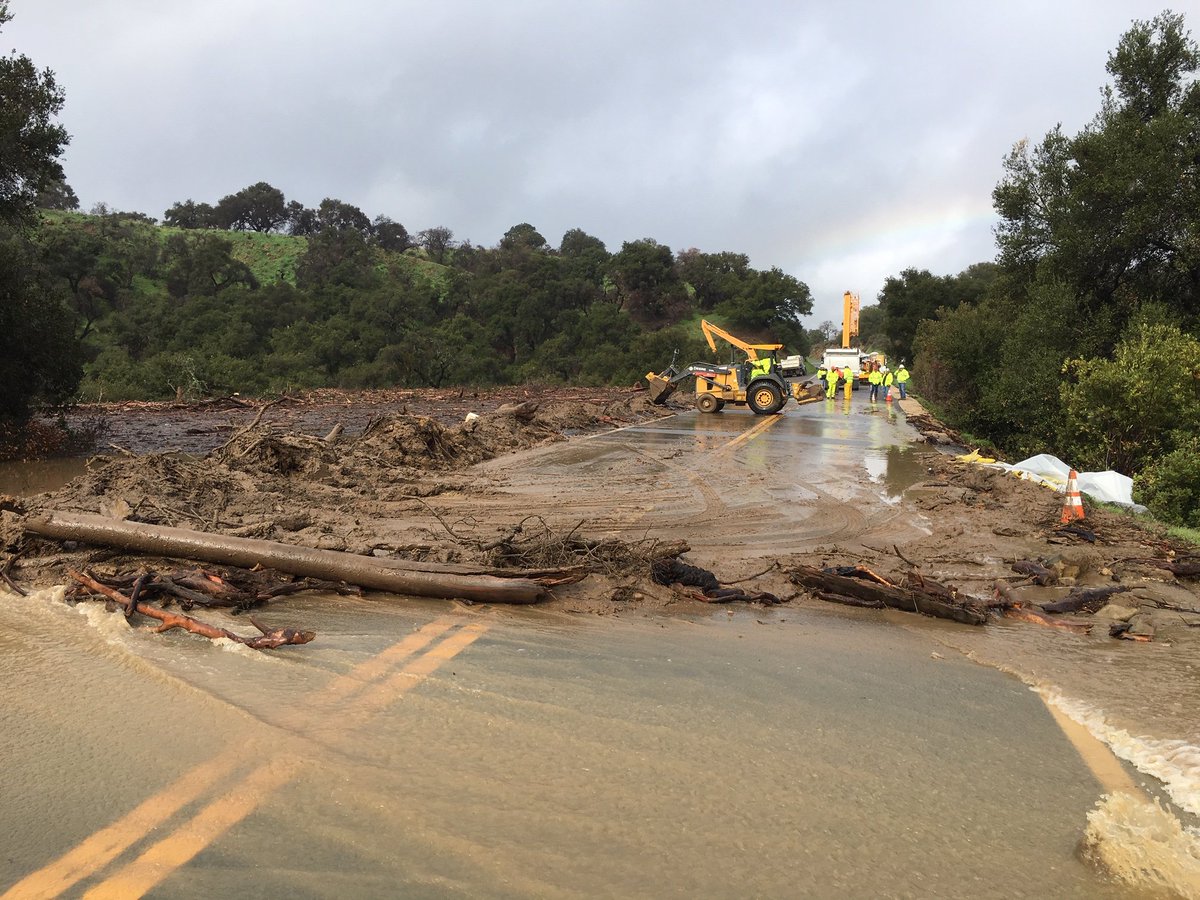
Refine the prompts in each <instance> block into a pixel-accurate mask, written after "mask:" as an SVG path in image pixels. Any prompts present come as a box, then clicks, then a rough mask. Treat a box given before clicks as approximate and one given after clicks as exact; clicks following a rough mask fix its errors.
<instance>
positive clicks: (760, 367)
mask: <svg viewBox="0 0 1200 900" xmlns="http://www.w3.org/2000/svg"><path fill="white" fill-rule="evenodd" d="M770 371H771V358H770V357H769V356H768V357H766V358H764V359H756V360H754V361H753V362H751V363H750V379H751V380H754V379H755V378H758V377H760V376H762V375H766V374H767V373H768V372H770Z"/></svg>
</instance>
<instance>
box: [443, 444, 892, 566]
mask: <svg viewBox="0 0 1200 900" xmlns="http://www.w3.org/2000/svg"><path fill="white" fill-rule="evenodd" d="M637 434H638V432H637V431H636V430H631V431H630V432H628V433H627V434H626V435H625V436H623V439H621V440H619V441H614V440H603V439H601V440H592V439H584V440H580V441H571V442H569V443H566V444H554V445H550V446H546V447H539V448H536V449H533V450H530V451H526V452H523V453H520V454H517V455H516V456H515V457H511V456H510V457H508V458H506V459H504V460H491V461H489V462H487V463H483V464H481V465H480V466H477V467H476V469H475V470H476V471H477V472H478V473H479V474H480V475H483V476H487V477H488V478H489V479H495V480H494V481H493V483H492V490H490V491H488V492H487V495H485V496H479V495H470V496H454V495H441V496H439V497H438V498H437V500H436V501H435V503H436V505H437V506H438V507H439V508H441V509H443V510H448V511H449V514H450V515H451V516H462V517H470V518H472V519H475V520H480V521H486V522H488V523H495V525H496V526H499V527H503V526H505V525H511V524H515V523H516V522H518V521H520V520H521V519H523V518H524V517H526V516H530V515H535V516H540V517H541V518H542V519H544V520H545V521H546V523H547V524H548V525H549V526H550V527H551V528H553V529H556V530H559V529H561V530H562V531H568V530H570V529H572V528H575V527H577V526H578V527H579V529H580V532H581V533H584V534H587V535H588V536H591V537H600V536H604V535H614V536H617V537H621V538H624V539H626V540H640V539H644V538H647V537H657V538H660V539H663V540H685V541H687V542H688V543H689V544H691V545H692V547H693V548H694V550H695V551H696V552H698V553H702V554H704V555H713V554H717V553H719V554H720V555H721V556H722V557H723V558H726V559H728V558H730V557H731V555H737V556H743V557H751V558H761V557H764V556H784V555H787V554H791V553H800V552H807V551H811V550H813V549H814V548H815V547H818V546H820V545H823V544H833V543H839V542H841V543H850V542H853V543H855V544H860V543H861V544H868V545H870V544H882V545H884V546H886V545H887V544H889V543H891V542H892V541H894V540H896V539H897V537H898V536H900V535H903V534H904V533H906V532H911V530H912V529H913V528H914V523H913V520H912V517H911V515H909V514H907V513H906V512H905V511H904V509H903V508H901V507H900V506H899V505H897V504H894V503H889V502H887V500H885V499H884V497H883V496H882V492H881V491H880V490H878V489H876V488H877V486H876V485H875V483H874V482H871V481H869V480H868V479H867V477H866V473H865V472H864V470H863V468H862V466H861V463H860V461H859V460H858V459H857V458H855V457H853V456H850V457H847V458H846V459H845V460H838V461H837V462H836V463H835V464H834V465H832V466H826V467H823V468H819V469H811V470H805V469H800V470H796V471H795V474H791V475H785V474H779V475H778V476H775V475H771V474H766V473H764V472H763V471H762V470H761V469H758V470H754V469H751V468H750V467H748V466H747V465H746V464H745V461H744V460H743V459H742V456H743V452H744V451H745V449H746V448H747V447H754V446H755V445H758V447H762V446H763V445H761V444H758V441H760V440H762V441H768V440H770V438H769V437H768V436H767V435H765V434H764V435H763V436H761V437H759V436H757V435H756V436H755V437H754V438H753V439H751V440H750V441H749V442H746V443H742V444H739V445H736V448H735V449H734V450H733V452H728V453H721V450H722V449H723V448H726V447H729V446H730V444H731V443H732V441H731V440H728V439H727V440H724V441H722V442H721V443H720V444H714V442H713V441H712V440H711V438H712V434H705V433H701V434H698V435H697V439H696V440H695V441H692V442H684V443H681V444H676V445H671V446H662V445H659V446H658V447H657V448H654V447H647V446H642V445H639V444H638V443H637V442H636V436H637ZM742 434H745V432H743V433H742ZM601 438H603V436H601ZM631 438H633V439H631ZM650 439H651V440H653V438H652V437H651V438H650ZM737 439H738V436H735V437H733V439H732V440H737ZM770 452H771V453H772V454H775V453H779V454H781V456H780V458H781V459H784V460H786V458H787V457H786V455H782V454H784V453H785V452H786V451H784V450H782V449H780V448H779V445H778V444H776V446H775V448H773V449H772V450H771V451H770ZM784 471H787V472H792V471H793V470H791V469H787V468H786V467H785V468H784ZM497 476H498V477H497ZM839 479H840V480H842V481H843V482H844V485H843V486H841V488H840V489H839V487H835V485H836V484H837V482H838V480H839ZM845 486H849V498H847V496H846V495H847V490H846V487H845ZM826 488H832V490H827V489H826ZM835 491H836V493H835ZM580 523H582V524H580ZM435 527H436V526H435ZM731 551H732V553H731Z"/></svg>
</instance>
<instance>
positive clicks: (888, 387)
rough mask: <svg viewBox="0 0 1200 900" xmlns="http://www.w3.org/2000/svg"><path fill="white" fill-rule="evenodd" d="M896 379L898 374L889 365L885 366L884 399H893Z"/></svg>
mask: <svg viewBox="0 0 1200 900" xmlns="http://www.w3.org/2000/svg"><path fill="white" fill-rule="evenodd" d="M895 381H896V375H895V373H893V372H892V370H891V369H889V368H888V367H887V366H884V367H883V399H884V400H888V401H890V400H891V399H892V385H893V384H894V383H895Z"/></svg>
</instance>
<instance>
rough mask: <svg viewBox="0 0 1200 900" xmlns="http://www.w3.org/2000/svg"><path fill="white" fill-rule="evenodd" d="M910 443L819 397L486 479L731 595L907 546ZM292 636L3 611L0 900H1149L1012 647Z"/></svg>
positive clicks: (691, 422) (602, 633)
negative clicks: (775, 567)
mask: <svg viewBox="0 0 1200 900" xmlns="http://www.w3.org/2000/svg"><path fill="white" fill-rule="evenodd" d="M856 403H857V401H856ZM908 438H909V434H908V432H907V427H906V426H905V425H904V422H903V416H897V415H896V414H895V412H894V411H893V410H891V409H890V407H886V408H879V409H878V410H872V411H868V412H864V410H863V408H862V407H861V405H856V406H855V407H853V408H850V407H846V406H844V405H843V404H842V403H841V402H840V401H839V402H838V403H837V404H813V405H809V406H806V407H801V408H799V409H795V408H793V409H790V410H789V411H788V414H787V415H785V416H781V417H771V418H770V419H756V418H755V417H753V416H749V415H740V414H737V413H732V414H731V413H729V412H726V413H724V414H722V415H717V416H700V415H697V414H694V413H686V414H682V415H680V416H676V417H673V418H670V419H664V420H662V421H660V422H657V423H653V424H651V425H648V426H642V427H638V428H634V429H627V430H624V431H620V432H613V433H609V434H605V435H602V436H597V437H594V438H589V439H587V440H579V441H571V442H568V443H567V444H560V445H555V446H553V447H550V448H547V449H545V450H542V451H539V452H537V453H531V454H523V455H520V456H518V457H514V458H512V459H501V460H495V461H493V462H491V463H488V464H487V467H488V468H490V469H493V470H496V471H501V472H503V473H504V474H505V477H506V481H505V500H504V502H507V503H510V504H511V506H512V509H513V510H522V511H525V512H528V511H529V510H530V509H542V510H544V511H545V514H546V515H550V510H552V509H557V510H558V511H559V514H560V516H562V517H565V518H567V519H569V518H572V517H584V516H586V517H587V518H588V519H589V521H597V522H600V523H602V524H603V526H604V527H605V529H606V530H608V531H610V532H612V533H616V534H624V535H627V536H637V535H639V534H644V533H645V532H646V531H647V530H648V529H650V528H653V530H654V531H655V533H662V534H664V535H666V536H668V537H681V538H685V539H687V540H688V541H689V542H690V543H692V545H693V548H694V552H693V554H692V556H693V557H694V558H695V559H697V560H698V561H699V562H700V563H701V564H704V565H711V566H717V565H720V567H721V568H722V569H724V570H729V569H731V568H735V569H736V568H738V567H741V568H743V569H744V570H745V572H744V573H739V572H735V573H734V574H746V573H749V572H752V571H755V570H757V569H761V567H762V566H761V558H762V557H769V556H777V555H779V554H781V553H785V552H788V550H789V549H791V548H801V547H805V548H808V547H811V546H813V545H814V543H820V542H828V543H829V544H830V545H833V544H835V543H836V541H838V540H843V539H849V537H850V536H854V537H855V538H856V539H859V540H863V541H864V542H868V541H872V540H877V541H878V542H879V543H885V542H886V541H889V540H902V539H903V536H904V535H905V534H916V533H921V532H922V530H923V529H928V528H929V527H930V525H931V523H930V522H929V521H928V520H925V519H923V517H920V516H914V514H913V513H912V512H911V511H905V510H903V509H901V508H900V506H899V504H898V502H897V501H898V498H899V497H901V496H902V494H903V493H904V491H905V490H906V489H907V488H908V487H910V486H911V485H912V484H914V483H915V482H917V481H919V480H921V479H922V478H923V477H924V475H925V473H924V472H923V471H922V470H921V468H920V466H919V464H918V463H917V462H916V460H915V458H914V457H913V455H912V454H911V453H910V452H909V451H908V450H907V441H908ZM698 450H702V451H703V452H697V451H698ZM581 473H582V474H585V475H587V476H588V477H584V478H581V477H580V476H581ZM449 502H450V501H449V500H447V503H449ZM269 614H270V613H266V614H264V618H266V617H267V616H268V615H269ZM213 617H214V618H222V617H221V616H220V615H219V614H213ZM286 617H287V618H288V619H294V620H295V621H297V622H303V624H304V627H305V628H311V629H313V630H315V631H316V632H317V633H318V635H319V637H318V640H317V641H315V642H314V643H312V644H310V645H306V646H305V647H303V648H289V649H286V650H281V651H278V652H272V653H258V652H255V651H250V650H247V649H245V648H243V647H238V646H236V645H233V644H231V643H226V642H218V643H211V642H208V641H203V640H199V639H197V638H195V637H193V636H190V635H186V634H182V633H178V632H174V633H169V634H166V635H154V634H152V633H150V632H149V631H148V630H143V629H130V628H129V627H128V626H127V625H126V624H125V621H124V618H123V617H122V616H120V615H112V614H108V613H106V612H105V611H104V608H103V606H101V605H99V604H81V605H79V606H76V607H71V606H68V605H67V604H65V603H62V602H61V601H60V600H58V599H57V598H56V597H55V596H54V595H52V594H50V593H45V592H44V593H42V594H39V595H36V596H33V597H29V598H17V597H15V596H13V595H8V594H0V759H3V760H4V764H5V769H4V772H5V775H4V782H3V787H4V789H3V790H2V791H0V897H4V898H9V897H32V896H64V897H81V896H86V897H93V898H99V897H129V896H140V895H144V894H145V895H151V896H160V897H183V898H191V897H196V898H208V897H226V896H264V897H268V896H270V897H273V896H281V895H289V896H299V897H392V896H404V897H466V896H469V897H479V896H484V897H530V896H536V897H557V896H563V897H591V896H597V895H601V896H619V897H662V896H681V897H684V896H686V897H731V896H772V897H774V896H780V897H783V896H788V897H790V896H811V897H864V896H870V897H961V896H972V897H997V898H999V897H1031V898H1033V897H1038V898H1041V897H1152V896H1163V894H1162V893H1153V892H1150V891H1149V890H1147V891H1145V892H1143V891H1141V890H1140V889H1138V888H1134V887H1130V886H1128V885H1126V884H1118V883H1115V882H1113V881H1110V880H1109V879H1108V878H1107V877H1106V876H1105V875H1103V874H1101V872H1100V871H1099V870H1098V869H1097V867H1096V866H1095V865H1093V864H1092V863H1091V862H1089V861H1087V860H1085V859H1084V858H1083V857H1082V855H1081V852H1080V847H1081V843H1082V840H1083V836H1084V831H1085V828H1086V827H1087V821H1088V815H1089V813H1091V812H1093V811H1094V810H1095V809H1096V806H1097V802H1098V801H1099V800H1100V798H1101V796H1102V795H1103V794H1104V793H1106V790H1107V788H1106V787H1105V785H1104V784H1103V783H1102V782H1101V781H1100V780H1098V777H1097V775H1096V774H1094V772H1093V770H1092V769H1091V768H1089V766H1088V764H1087V763H1085V760H1084V759H1083V758H1081V756H1080V754H1079V752H1077V751H1076V748H1075V746H1074V745H1073V744H1072V742H1071V741H1070V740H1069V739H1068V738H1067V736H1065V734H1064V732H1063V730H1062V729H1061V728H1060V726H1059V724H1057V723H1056V721H1055V719H1054V717H1053V715H1052V713H1051V711H1050V710H1049V709H1048V707H1047V706H1046V704H1045V703H1044V702H1043V701H1042V699H1041V697H1040V696H1039V693H1037V692H1035V691H1033V690H1030V685H1031V684H1035V682H1036V680H1037V673H1036V672H1035V673H1033V674H1032V675H1029V673H1027V671H1026V669H1025V668H1023V666H1024V663H1022V662H1021V659H1020V654H1019V653H1018V654H1017V661H1016V662H1015V663H1013V662H1012V654H1011V653H1009V652H1008V650H1007V649H1005V648H1006V647H1007V646H1008V644H1006V643H1005V638H1004V635H1005V632H1004V629H1002V628H1001V629H997V630H995V631H989V630H984V629H966V628H965V627H963V626H954V625H950V624H947V623H941V622H925V621H923V620H919V619H916V617H904V616H903V614H899V613H896V614H879V613H876V612H875V611H859V610H847V609H842V608H839V607H829V608H828V609H824V608H821V609H813V608H809V607H800V606H796V607H792V606H788V605H784V606H780V607H774V608H769V609H760V608H750V607H739V608H732V609H729V610H726V609H719V610H717V611H715V612H714V613H712V614H709V615H703V616H688V617H683V616H662V615H647V614H642V613H639V612H637V611H636V610H629V611H628V612H625V613H621V614H619V615H613V616H606V617H597V616H581V615H572V614H569V613H564V612H555V611H552V610H542V609H537V608H532V609H488V608H480V607H473V608H466V607H461V606H458V605H455V604H448V603H435V602H426V601H414V600H402V599H398V598H382V597H374V598H371V597H368V598H347V597H335V596H327V597H315V596H307V597H306V596H303V595H301V596H299V597H297V598H295V599H289V601H288V605H287V613H286ZM909 620H915V621H909ZM223 622H228V623H230V627H235V628H238V629H239V630H243V631H244V630H245V625H244V623H243V622H242V621H241V620H238V619H235V618H232V617H223ZM968 632H969V633H968ZM985 632H986V633H985ZM1054 637H1059V636H1057V635H1056V636H1054ZM1040 639H1041V637H1035V638H1031V639H1030V640H1040ZM1122 649H1126V648H1122ZM1040 652H1041V653H1042V655H1045V654H1046V652H1047V651H1046V648H1041V649H1040ZM1076 652H1078V653H1087V652H1091V651H1088V650H1086V649H1079V648H1076V649H1072V650H1069V651H1067V652H1066V654H1062V653H1059V654H1058V656H1054V653H1053V651H1051V652H1050V655H1051V658H1054V659H1058V660H1060V663H1059V664H1051V665H1052V667H1053V665H1059V666H1060V667H1061V668H1063V669H1064V670H1065V669H1067V668H1069V667H1070V662H1071V655H1072V654H1073V653H1076ZM1112 652H1114V653H1116V652H1119V651H1112ZM968 655H970V656H974V657H975V658H977V659H979V660H980V661H981V662H985V663H988V664H987V665H979V664H977V663H976V662H974V661H972V660H971V659H970V658H968ZM1028 655H1029V657H1030V659H1031V660H1032V659H1033V658H1034V657H1035V655H1036V654H1035V652H1034V651H1033V650H1031V651H1030V652H1029V654H1028ZM1011 672H1015V673H1016V674H1017V675H1018V676H1020V677H1014V675H1013V674H1010V673H1011ZM1157 674H1164V673H1156V675H1157ZM1133 677H1135V678H1136V676H1133ZM1023 679H1024V680H1023ZM1118 680H1119V676H1114V679H1113V681H1114V685H1115V683H1116V682H1117V681H1118ZM1047 683H1050V682H1047ZM1134 684H1135V687H1134V688H1133V690H1136V681H1135V682H1134ZM1072 696H1077V694H1072ZM1093 696H1094V695H1093ZM1095 702H1096V703H1100V702H1101V701H1100V700H1099V699H1095ZM1182 715H1183V714H1181V715H1180V716H1176V717H1175V719H1174V724H1173V725H1171V726H1170V728H1172V729H1174V732H1175V733H1178V732H1179V731H1180V725H1179V722H1180V721H1181V720H1182ZM1130 716H1133V713H1131V714H1130ZM1126 724H1130V722H1128V721H1127V722H1126ZM1139 727H1140V726H1139ZM1163 727H1164V728H1166V727H1168V726H1166V725H1164V726H1163ZM1137 733H1144V731H1142V732H1137ZM1116 765H1117V767H1118V770H1119V771H1121V772H1123V774H1124V777H1126V778H1129V779H1130V780H1131V781H1132V780H1136V781H1138V782H1143V781H1145V777H1144V776H1143V775H1141V774H1140V773H1138V772H1136V771H1134V770H1133V769H1131V768H1128V767H1122V764H1119V763H1117V764H1116ZM1152 827H1153V823H1151V824H1150V825H1147V828H1148V829H1149V828H1152ZM1182 846H1183V847H1184V848H1185V852H1186V847H1187V846H1189V845H1186V844H1184V845H1182Z"/></svg>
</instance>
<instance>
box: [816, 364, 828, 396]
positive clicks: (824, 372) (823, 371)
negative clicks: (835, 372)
mask: <svg viewBox="0 0 1200 900" xmlns="http://www.w3.org/2000/svg"><path fill="white" fill-rule="evenodd" d="M828 378H829V370H828V369H827V368H825V363H821V365H820V366H818V367H817V381H819V382H821V390H822V391H828V390H829V383H828V382H827V381H826V379H828Z"/></svg>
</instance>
